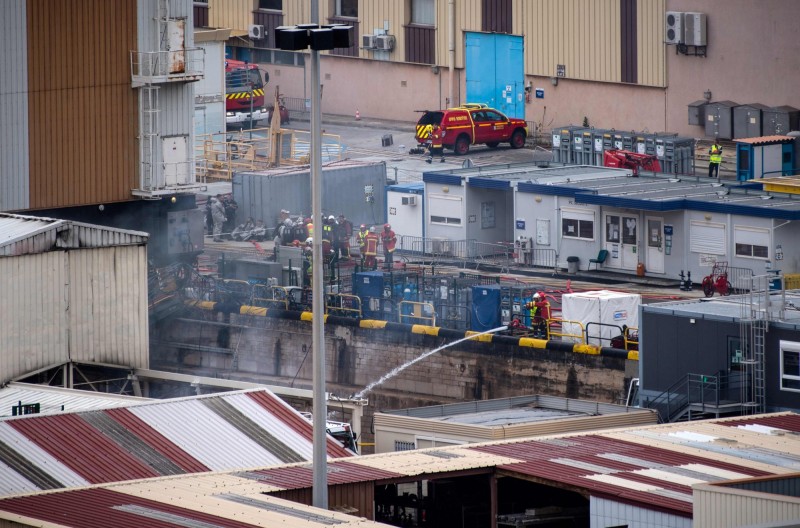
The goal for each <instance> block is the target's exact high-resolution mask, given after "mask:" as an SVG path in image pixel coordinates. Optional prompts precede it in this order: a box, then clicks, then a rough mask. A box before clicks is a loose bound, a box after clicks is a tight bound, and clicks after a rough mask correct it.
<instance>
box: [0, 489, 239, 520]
mask: <svg viewBox="0 0 800 528" xmlns="http://www.w3.org/2000/svg"><path fill="white" fill-rule="evenodd" d="M120 507H123V508H130V510H132V509H134V508H139V509H141V511H146V512H153V513H159V512H160V513H165V514H168V515H176V516H178V517H181V518H183V519H186V520H187V521H188V523H197V524H199V523H201V522H205V523H208V526H215V527H220V528H252V527H253V525H251V524H249V523H241V522H238V521H235V520H231V519H227V518H225V517H218V516H215V515H209V514H206V513H202V512H199V511H195V510H187V509H185V508H180V507H178V506H174V505H171V504H167V503H163V502H155V501H150V500H147V499H143V498H140V497H135V496H133V495H128V494H125V493H117V492H115V491H112V490H109V489H104V488H95V489H82V490H75V491H71V492H61V493H52V494H47V495H33V496H31V495H29V496H25V497H19V498H12V499H5V500H3V509H4V510H6V511H9V512H12V513H16V514H18V515H25V516H29V517H33V518H35V519H40V520H43V521H47V522H52V523H56V524H58V525H59V526H75V527H80V528H108V527H109V526H143V527H144V526H146V527H147V528H175V526H178V524H176V523H175V522H168V521H165V520H160V519H157V518H154V517H153V516H146V515H141V514H138V513H136V512H134V511H130V510H128V511H126V509H123V508H120ZM185 525H186V526H188V524H185Z"/></svg>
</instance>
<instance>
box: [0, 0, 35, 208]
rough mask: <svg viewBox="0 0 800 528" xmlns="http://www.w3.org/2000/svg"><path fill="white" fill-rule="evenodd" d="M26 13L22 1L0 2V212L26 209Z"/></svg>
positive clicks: (27, 163) (27, 176) (27, 166)
mask: <svg viewBox="0 0 800 528" xmlns="http://www.w3.org/2000/svg"><path fill="white" fill-rule="evenodd" d="M26 11H27V10H26V9H25V2H24V0H5V1H3V2H0V211H15V210H20V209H27V208H28V206H29V199H28V198H29V191H30V182H29V168H30V161H29V150H28V49H27V46H28V35H27V24H26Z"/></svg>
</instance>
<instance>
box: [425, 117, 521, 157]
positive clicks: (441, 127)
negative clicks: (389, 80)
mask: <svg viewBox="0 0 800 528" xmlns="http://www.w3.org/2000/svg"><path fill="white" fill-rule="evenodd" d="M527 136H528V126H527V123H526V122H525V121H524V120H522V119H517V118H513V117H506V116H505V115H503V114H502V113H500V112H498V111H497V110H495V109H493V108H488V107H487V106H486V105H483V104H466V105H463V106H459V107H456V108H448V109H447V110H427V111H425V112H424V113H423V114H422V117H421V118H420V119H419V121H418V122H417V130H416V139H417V142H418V143H419V144H420V146H422V147H426V148H427V147H430V145H432V144H433V145H441V146H442V147H444V148H447V149H452V150H453V151H454V152H455V153H456V154H458V155H460V156H463V155H464V154H466V153H467V152H469V146H470V145H476V144H481V143H485V144H486V145H488V146H489V147H491V148H495V147H497V146H498V145H499V144H500V143H510V144H511V148H515V149H518V148H522V147H523V146H525V138H526V137H527Z"/></svg>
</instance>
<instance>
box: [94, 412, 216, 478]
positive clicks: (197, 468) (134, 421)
mask: <svg viewBox="0 0 800 528" xmlns="http://www.w3.org/2000/svg"><path fill="white" fill-rule="evenodd" d="M103 412H105V413H106V414H107V415H109V416H110V417H111V418H112V419H113V420H114V421H116V422H118V423H119V424H121V425H122V426H123V427H125V428H126V429H127V430H128V431H130V432H131V433H132V434H134V435H136V436H138V437H139V438H141V439H142V440H143V441H144V442H145V443H146V444H147V445H149V446H150V447H152V448H153V449H154V450H155V451H158V452H159V453H160V454H161V455H163V456H164V457H166V458H168V459H170V460H171V461H172V462H173V463H175V465H177V466H178V467H180V468H181V469H183V470H184V471H186V472H187V473H198V472H201V471H209V470H210V468H208V467H206V465H205V464H203V463H201V462H200V461H199V460H197V459H196V458H194V457H193V456H191V455H189V454H188V453H187V452H186V451H184V450H183V449H180V448H179V447H178V446H176V445H175V444H174V443H172V442H171V441H170V440H168V439H167V438H165V437H164V435H162V434H161V433H159V432H158V431H156V430H155V429H153V428H152V427H150V426H149V425H148V424H147V423H145V422H144V421H143V420H142V419H141V418H139V417H138V416H136V415H134V414H133V413H131V412H130V411H129V410H128V409H108V410H106V411H103Z"/></svg>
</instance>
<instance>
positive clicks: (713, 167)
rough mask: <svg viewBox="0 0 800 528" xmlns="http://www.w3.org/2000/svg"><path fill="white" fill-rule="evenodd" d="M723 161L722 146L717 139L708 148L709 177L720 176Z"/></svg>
mask: <svg viewBox="0 0 800 528" xmlns="http://www.w3.org/2000/svg"><path fill="white" fill-rule="evenodd" d="M720 163H722V147H720V146H719V143H718V142H717V140H716V139H715V140H714V144H713V145H711V148H710V149H708V177H709V178H719V164H720Z"/></svg>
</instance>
